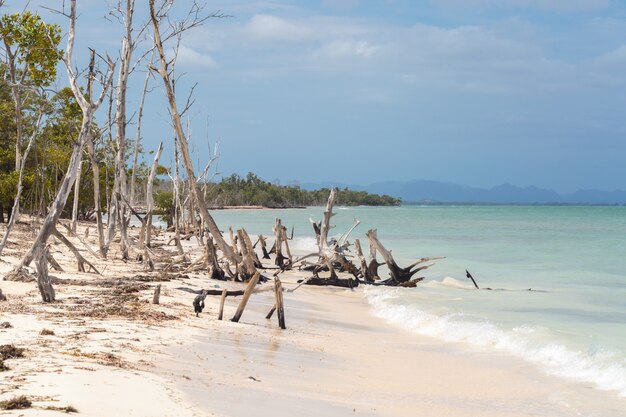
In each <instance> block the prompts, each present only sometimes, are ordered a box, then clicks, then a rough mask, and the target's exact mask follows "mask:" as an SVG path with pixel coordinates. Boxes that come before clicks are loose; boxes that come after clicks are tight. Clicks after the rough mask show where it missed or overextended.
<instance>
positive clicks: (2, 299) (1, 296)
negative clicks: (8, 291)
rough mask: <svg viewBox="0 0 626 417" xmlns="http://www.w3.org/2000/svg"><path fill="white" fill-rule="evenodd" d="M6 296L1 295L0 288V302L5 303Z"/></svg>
mask: <svg viewBox="0 0 626 417" xmlns="http://www.w3.org/2000/svg"><path fill="white" fill-rule="evenodd" d="M6 300H7V296H6V295H4V294H3V293H2V288H0V301H6Z"/></svg>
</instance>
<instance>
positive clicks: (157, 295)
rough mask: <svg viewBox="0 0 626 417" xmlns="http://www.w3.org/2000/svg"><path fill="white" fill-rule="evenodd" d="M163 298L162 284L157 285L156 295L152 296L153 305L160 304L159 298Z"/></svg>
mask: <svg viewBox="0 0 626 417" xmlns="http://www.w3.org/2000/svg"><path fill="white" fill-rule="evenodd" d="M160 297H161V284H159V285H157V286H156V288H155V289H154V295H153V296H152V304H159V298H160Z"/></svg>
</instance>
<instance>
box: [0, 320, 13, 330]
mask: <svg viewBox="0 0 626 417" xmlns="http://www.w3.org/2000/svg"><path fill="white" fill-rule="evenodd" d="M12 328H13V325H12V324H11V323H9V322H8V321H3V322H2V323H0V329H12Z"/></svg>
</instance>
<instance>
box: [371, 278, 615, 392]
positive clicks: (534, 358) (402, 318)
mask: <svg viewBox="0 0 626 417" xmlns="http://www.w3.org/2000/svg"><path fill="white" fill-rule="evenodd" d="M457 282H458V281H457ZM439 284H443V285H453V286H455V287H460V286H464V285H463V284H461V283H460V282H458V284H457V283H453V282H452V281H450V280H448V281H447V282H445V281H444V282H443V283H442V282H440V283H439ZM431 285H433V284H431ZM435 285H436V284H435ZM402 293H403V290H401V289H390V288H372V287H368V288H366V289H365V295H366V297H367V300H368V302H369V303H370V305H371V306H372V308H373V311H374V315H375V316H377V317H380V318H383V319H385V320H387V321H389V322H391V323H393V324H396V325H399V326H401V327H403V328H405V329H408V330H411V331H413V332H415V333H418V334H421V335H424V336H429V337H434V338H438V339H440V340H444V341H446V342H459V343H467V344H469V345H472V346H475V347H479V348H484V349H495V350H497V351H500V352H505V353H508V354H511V355H514V356H517V357H520V358H523V359H525V360H527V361H529V362H531V363H533V364H536V365H538V366H540V367H541V368H542V369H544V370H545V371H546V372H547V373H549V374H551V375H555V376H559V377H564V378H568V379H572V380H575V381H582V382H590V383H593V384H594V385H595V387H596V388H597V389H601V390H614V391H617V392H618V394H619V395H620V396H624V397H626V359H624V357H623V356H621V355H618V354H615V353H612V352H607V351H604V350H591V351H589V352H582V351H576V350H573V349H570V348H568V347H567V346H565V345H564V344H563V343H559V342H557V341H554V342H550V341H548V342H546V341H545V340H539V338H537V337H535V335H536V333H538V330H540V329H537V328H534V327H532V326H518V327H515V328H513V329H511V330H504V329H502V328H500V327H499V326H498V325H497V324H495V323H493V322H491V321H487V320H484V321H478V320H472V321H470V320H467V319H466V318H465V319H464V317H463V315H462V314H446V315H437V314H432V313H429V312H426V311H422V310H420V309H419V308H418V307H417V306H415V305H409V304H406V305H405V304H401V303H398V301H402V300H401V297H402Z"/></svg>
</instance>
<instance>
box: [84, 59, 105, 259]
mask: <svg viewBox="0 0 626 417" xmlns="http://www.w3.org/2000/svg"><path fill="white" fill-rule="evenodd" d="M95 58H96V51H94V50H93V49H91V50H90V58H89V73H90V74H93V73H94V67H95ZM92 87H93V79H92V78H91V77H89V79H88V80H87V91H88V92H89V96H90V97H91V96H92V95H93V89H92ZM86 144H87V154H88V155H89V161H90V162H91V172H92V174H93V206H94V209H95V211H96V227H97V228H98V247H99V250H100V256H101V257H103V258H106V256H107V250H106V245H105V240H104V229H103V226H102V210H101V209H100V165H99V161H98V160H97V159H96V151H95V148H94V146H95V144H94V137H93V135H91V134H90V135H89V137H88V138H87V143H86Z"/></svg>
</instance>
